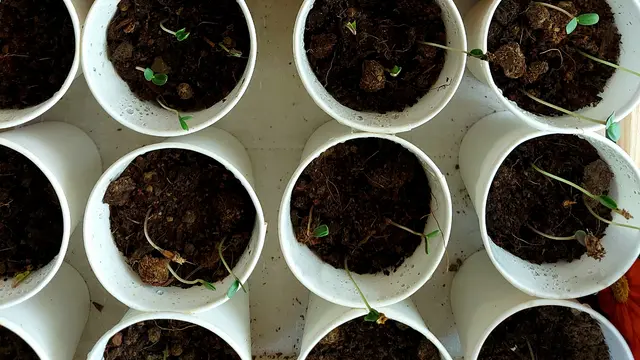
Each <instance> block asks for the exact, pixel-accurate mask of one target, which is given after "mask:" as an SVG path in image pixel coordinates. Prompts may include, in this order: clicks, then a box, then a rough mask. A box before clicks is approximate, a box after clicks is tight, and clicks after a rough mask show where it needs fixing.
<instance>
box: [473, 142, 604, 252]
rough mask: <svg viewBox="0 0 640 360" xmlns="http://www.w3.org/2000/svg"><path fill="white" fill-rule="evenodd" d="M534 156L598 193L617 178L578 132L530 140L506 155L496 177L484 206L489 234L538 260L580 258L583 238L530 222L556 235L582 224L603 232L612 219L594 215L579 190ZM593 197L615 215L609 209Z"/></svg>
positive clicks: (601, 210)
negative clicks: (549, 236)
mask: <svg viewBox="0 0 640 360" xmlns="http://www.w3.org/2000/svg"><path fill="white" fill-rule="evenodd" d="M596 161H597V162H596ZM534 162H535V164H536V166H538V167H539V168H540V169H542V170H544V171H547V172H549V173H551V174H554V175H557V176H560V177H562V178H564V179H566V180H569V181H571V182H573V183H575V184H578V185H581V186H583V187H585V188H586V189H587V190H589V191H591V192H593V193H595V194H603V193H604V194H606V193H607V192H608V191H609V186H610V182H611V180H612V178H613V173H612V172H611V170H610V169H609V167H608V166H607V165H606V164H605V163H604V162H602V161H601V159H600V156H599V155H598V152H597V150H596V149H595V148H594V147H593V146H591V144H589V143H588V142H587V141H586V140H583V139H580V138H579V137H577V136H573V135H547V136H542V137H538V138H535V139H532V140H529V141H526V142H524V143H522V144H521V145H519V146H518V147H516V148H515V149H514V150H513V151H512V152H511V154H509V156H507V158H506V159H505V161H504V162H503V163H502V165H501V166H500V168H499V169H498V172H497V173H496V176H495V177H494V179H493V183H492V185H491V189H490V191H489V198H488V200H487V210H486V212H487V231H488V233H489V236H491V239H492V240H493V242H494V243H496V244H497V245H498V246H500V247H502V248H503V249H505V250H507V251H509V252H510V253H512V254H514V255H516V256H518V257H519V258H521V259H524V260H528V261H530V262H533V263H536V264H540V263H554V262H557V261H560V260H566V261H572V260H574V259H578V258H580V257H581V256H582V255H583V254H584V253H585V252H586V248H585V247H584V246H582V245H580V243H578V242H577V241H573V240H572V241H558V240H550V239H547V238H545V237H542V236H539V235H537V234H535V233H534V232H533V231H532V230H530V229H529V227H528V226H527V225H530V226H532V227H533V228H535V229H537V230H538V231H541V232H542V233H545V234H548V235H552V236H559V237H563V236H571V235H573V234H574V233H575V232H576V231H577V230H583V231H591V232H592V233H593V234H594V235H595V236H596V237H598V238H601V237H602V236H604V233H605V229H606V228H607V226H608V224H606V223H603V222H600V221H599V220H598V219H596V218H595V217H593V215H591V213H590V212H589V210H588V209H587V208H586V206H585V204H584V200H583V195H582V193H581V192H579V191H577V190H575V189H573V188H572V187H570V186H568V185H565V184H563V183H561V182H559V181H556V180H552V179H550V178H548V177H546V176H544V175H542V174H541V173H539V172H537V171H536V170H534V169H533V168H532V167H531V164H532V163H534ZM590 164H591V165H590ZM595 165H600V167H598V168H597V169H599V171H594V166H595ZM574 202H575V203H574ZM589 203H590V206H591V207H592V208H593V209H594V211H596V213H597V214H599V215H600V216H601V217H603V218H605V219H608V220H611V218H612V217H611V210H609V209H608V208H606V207H604V206H602V205H600V204H599V203H597V204H594V203H593V202H592V201H590V202H589ZM605 250H606V249H605Z"/></svg>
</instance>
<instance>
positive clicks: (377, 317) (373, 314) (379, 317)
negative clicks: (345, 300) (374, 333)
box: [344, 258, 388, 325]
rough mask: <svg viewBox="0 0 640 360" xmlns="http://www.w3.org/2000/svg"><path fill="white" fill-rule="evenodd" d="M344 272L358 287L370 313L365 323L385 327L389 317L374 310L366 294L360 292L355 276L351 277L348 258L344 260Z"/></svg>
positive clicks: (366, 316) (359, 292)
mask: <svg viewBox="0 0 640 360" xmlns="http://www.w3.org/2000/svg"><path fill="white" fill-rule="evenodd" d="M344 270H345V271H346V272H347V276H349V279H350V280H351V282H352V283H353V285H354V286H355V287H356V290H357V291H358V294H360V298H361V299H362V301H363V302H364V305H365V306H366V307H367V311H369V313H367V315H365V317H364V321H368V322H376V323H378V324H380V325H384V323H385V322H386V321H387V320H388V319H387V317H386V316H385V315H384V314H383V313H381V312H379V311H378V310H376V309H374V308H372V307H371V305H369V302H368V301H367V298H366V297H365V296H364V293H362V290H360V287H359V286H358V283H357V282H356V281H355V280H354V279H353V276H352V275H351V271H349V265H348V260H347V258H345V259H344Z"/></svg>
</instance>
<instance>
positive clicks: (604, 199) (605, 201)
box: [598, 195, 618, 210]
mask: <svg viewBox="0 0 640 360" xmlns="http://www.w3.org/2000/svg"><path fill="white" fill-rule="evenodd" d="M598 200H599V201H600V204H602V205H604V206H606V207H608V208H609V209H611V210H616V209H617V208H618V204H617V203H616V201H615V200H613V199H612V198H610V197H608V196H607V195H600V196H598Z"/></svg>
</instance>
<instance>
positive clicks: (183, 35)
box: [160, 20, 191, 41]
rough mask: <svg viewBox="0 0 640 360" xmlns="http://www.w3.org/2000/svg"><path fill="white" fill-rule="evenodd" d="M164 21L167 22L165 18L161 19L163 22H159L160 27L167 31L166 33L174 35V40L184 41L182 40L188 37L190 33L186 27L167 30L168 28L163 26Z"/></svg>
mask: <svg viewBox="0 0 640 360" xmlns="http://www.w3.org/2000/svg"><path fill="white" fill-rule="evenodd" d="M165 22H167V20H165V21H163V22H161V23H160V28H161V29H162V30H163V31H164V32H167V33H169V34H171V35H173V36H175V37H176V40H178V41H184V40H186V39H187V38H188V37H189V35H191V33H190V32H188V31H187V28H182V29H180V30H178V31H173V30H169V29H167V28H166V27H165V26H164V23H165Z"/></svg>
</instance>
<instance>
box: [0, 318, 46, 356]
mask: <svg viewBox="0 0 640 360" xmlns="http://www.w3.org/2000/svg"><path fill="white" fill-rule="evenodd" d="M0 360H40V357H39V356H38V355H37V354H36V352H35V351H33V349H32V348H31V346H29V344H27V342H26V341H24V340H22V338H21V337H20V336H18V335H16V334H14V333H13V332H12V331H11V330H9V329H7V328H4V327H2V326H0Z"/></svg>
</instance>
